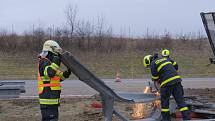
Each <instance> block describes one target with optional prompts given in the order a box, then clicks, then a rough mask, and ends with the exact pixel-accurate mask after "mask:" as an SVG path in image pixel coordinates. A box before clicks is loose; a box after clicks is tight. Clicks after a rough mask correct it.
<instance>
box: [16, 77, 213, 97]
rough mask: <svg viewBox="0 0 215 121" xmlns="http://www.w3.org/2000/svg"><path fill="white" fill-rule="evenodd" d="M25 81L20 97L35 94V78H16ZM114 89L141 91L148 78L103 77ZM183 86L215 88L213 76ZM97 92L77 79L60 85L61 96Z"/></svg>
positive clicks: (187, 79)
mask: <svg viewBox="0 0 215 121" xmlns="http://www.w3.org/2000/svg"><path fill="white" fill-rule="evenodd" d="M16 81H25V90H26V93H23V94H22V97H35V96H37V81H36V80H16ZM103 81H104V82H105V83H106V84H107V85H108V86H110V87H111V88H112V89H113V90H114V91H116V92H118V91H120V92H143V89H144V87H145V86H147V85H148V82H149V81H150V79H122V80H121V82H115V79H103ZM182 84H183V86H184V88H215V78H183V81H182ZM96 93H97V92H96V91H95V90H94V89H92V88H91V87H89V86H88V85H86V84H85V83H83V82H81V81H79V80H65V81H64V82H63V86H62V95H63V96H90V95H94V94H96Z"/></svg>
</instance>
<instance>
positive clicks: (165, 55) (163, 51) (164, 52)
mask: <svg viewBox="0 0 215 121" xmlns="http://www.w3.org/2000/svg"><path fill="white" fill-rule="evenodd" d="M161 55H162V57H163V58H169V60H170V61H171V62H172V65H173V66H174V68H175V69H176V71H178V64H177V63H176V62H175V61H174V60H173V59H170V57H169V56H170V51H169V50H168V49H164V50H162V52H161Z"/></svg>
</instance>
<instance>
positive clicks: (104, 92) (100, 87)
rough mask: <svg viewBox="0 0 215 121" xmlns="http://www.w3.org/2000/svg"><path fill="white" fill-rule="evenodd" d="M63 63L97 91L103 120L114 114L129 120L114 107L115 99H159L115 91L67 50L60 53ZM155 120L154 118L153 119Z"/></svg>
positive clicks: (108, 119)
mask: <svg viewBox="0 0 215 121" xmlns="http://www.w3.org/2000/svg"><path fill="white" fill-rule="evenodd" d="M62 62H63V64H64V65H65V66H66V67H67V68H69V69H70V70H71V71H72V73H73V74H74V75H76V76H77V77H78V78H79V80H80V81H82V82H84V83H85V84H87V85H88V86H90V87H91V88H93V89H95V90H96V91H98V92H99V94H100V96H101V100H102V112H103V115H104V121H112V116H113V114H115V115H116V116H117V117H118V118H120V119H121V120H123V121H129V119H127V118H126V117H125V116H123V115H122V114H121V113H120V112H118V111H117V110H116V109H115V108H114V102H115V101H121V102H127V103H135V102H142V103H145V102H150V101H153V100H156V99H159V97H158V96H155V95H153V94H151V95H150V94H134V93H124V94H123V93H116V92H115V91H113V90H112V89H111V88H110V87H109V86H107V85H106V84H105V83H104V82H103V81H102V80H101V79H99V78H97V77H96V76H95V75H94V74H93V73H91V72H90V71H89V70H88V69H87V68H86V67H84V66H83V65H82V64H81V63H80V62H79V61H78V60H76V59H75V58H74V57H73V55H72V54H71V53H69V52H65V53H63V54H62ZM155 120H156V119H155Z"/></svg>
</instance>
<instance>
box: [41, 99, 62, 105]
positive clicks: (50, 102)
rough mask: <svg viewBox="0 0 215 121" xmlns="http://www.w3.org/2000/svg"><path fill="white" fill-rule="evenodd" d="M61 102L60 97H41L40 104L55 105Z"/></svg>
mask: <svg viewBox="0 0 215 121" xmlns="http://www.w3.org/2000/svg"><path fill="white" fill-rule="evenodd" d="M59 103H60V101H59V99H40V104H45V105H54V104H59Z"/></svg>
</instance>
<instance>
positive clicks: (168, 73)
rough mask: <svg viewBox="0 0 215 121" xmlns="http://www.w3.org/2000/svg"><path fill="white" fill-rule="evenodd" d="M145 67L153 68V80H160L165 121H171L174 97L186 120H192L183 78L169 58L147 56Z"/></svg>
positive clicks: (144, 61) (144, 62)
mask: <svg viewBox="0 0 215 121" xmlns="http://www.w3.org/2000/svg"><path fill="white" fill-rule="evenodd" d="M143 64H144V66H145V67H150V68H151V74H152V80H153V81H158V80H160V82H159V83H160V87H161V89H160V93H161V114H162V118H163V121H170V120H171V119H170V112H169V111H170V110H169V100H170V96H171V95H172V96H173V97H174V99H175V101H176V103H177V105H178V107H179V110H180V111H181V112H182V115H183V119H184V120H190V119H191V118H190V111H189V109H188V107H187V105H186V103H185V101H184V97H183V95H184V91H183V86H182V85H181V81H182V79H181V77H180V76H179V75H178V73H177V71H176V69H175V68H174V66H173V65H172V62H171V61H170V59H168V58H154V57H153V56H151V55H147V56H145V57H144V59H143Z"/></svg>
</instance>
